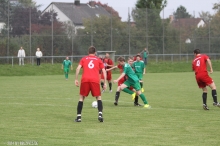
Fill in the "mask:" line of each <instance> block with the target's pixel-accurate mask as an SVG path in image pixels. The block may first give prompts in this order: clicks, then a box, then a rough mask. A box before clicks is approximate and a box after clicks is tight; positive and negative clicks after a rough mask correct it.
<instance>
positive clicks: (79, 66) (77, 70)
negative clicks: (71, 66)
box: [75, 65, 82, 87]
mask: <svg viewBox="0 0 220 146" xmlns="http://www.w3.org/2000/svg"><path fill="white" fill-rule="evenodd" d="M81 67H82V65H78V67H77V68H76V75H75V85H76V86H77V87H79V81H78V76H79V72H80V69H81Z"/></svg>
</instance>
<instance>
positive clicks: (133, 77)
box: [123, 63, 139, 82]
mask: <svg viewBox="0 0 220 146" xmlns="http://www.w3.org/2000/svg"><path fill="white" fill-rule="evenodd" d="M123 73H125V74H126V75H127V76H128V81H129V82H139V79H138V77H137V75H136V74H135V72H134V70H133V69H132V68H131V66H130V65H129V64H128V63H125V65H124V72H123Z"/></svg>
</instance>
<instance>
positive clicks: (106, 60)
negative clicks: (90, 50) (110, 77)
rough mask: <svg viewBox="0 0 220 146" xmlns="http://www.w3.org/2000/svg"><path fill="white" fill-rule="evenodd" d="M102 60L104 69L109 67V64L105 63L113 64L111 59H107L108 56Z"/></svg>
mask: <svg viewBox="0 0 220 146" xmlns="http://www.w3.org/2000/svg"><path fill="white" fill-rule="evenodd" d="M103 62H104V66H105V69H109V68H111V67H110V66H107V64H108V65H113V61H112V60H111V59H109V58H105V59H104V60H103Z"/></svg>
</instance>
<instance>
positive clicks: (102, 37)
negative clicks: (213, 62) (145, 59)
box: [0, 3, 220, 64]
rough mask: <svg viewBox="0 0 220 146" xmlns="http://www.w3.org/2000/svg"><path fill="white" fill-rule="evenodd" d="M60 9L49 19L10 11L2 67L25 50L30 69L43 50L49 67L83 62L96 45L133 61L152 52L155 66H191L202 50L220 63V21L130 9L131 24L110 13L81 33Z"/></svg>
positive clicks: (0, 45)
mask: <svg viewBox="0 0 220 146" xmlns="http://www.w3.org/2000/svg"><path fill="white" fill-rule="evenodd" d="M52 4H53V3H52ZM55 7H56V4H55V3H54V7H51V8H52V9H50V11H48V12H46V11H45V12H44V13H42V12H40V11H39V10H37V9H36V8H33V7H13V6H8V8H6V9H5V13H6V14H7V19H5V20H3V21H4V23H5V26H4V28H3V29H1V33H0V63H1V64H4V63H9V64H16V63H17V59H16V56H17V53H18V50H19V48H20V47H21V46H22V47H23V48H24V50H25V52H26V56H28V57H26V62H27V63H33V62H34V60H35V52H36V49H37V48H40V49H41V51H42V52H43V56H44V57H43V58H42V61H43V62H45V63H47V62H48V63H51V62H52V63H53V62H60V61H61V60H63V58H65V57H64V56H71V58H72V59H73V60H75V59H76V60H78V59H79V58H80V57H81V56H84V55H86V54H87V49H88V47H89V46H90V45H94V46H95V47H96V48H97V51H116V55H117V56H121V55H122V56H131V55H134V54H137V53H140V52H141V51H142V50H143V49H144V48H148V50H149V52H150V55H149V60H150V61H155V62H160V61H171V62H173V61H189V60H192V58H193V55H192V52H193V50H194V49H197V48H199V49H200V50H201V52H202V53H207V54H210V55H211V57H213V58H215V59H218V58H219V54H218V53H220V52H219V49H218V48H219V46H220V37H219V35H220V31H219V30H218V28H217V27H216V25H217V24H218V21H217V20H216V18H215V17H210V18H208V19H206V20H205V19H203V18H197V17H199V15H198V13H199V12H197V13H196V12H191V16H190V18H181V16H182V13H179V14H178V13H175V12H174V10H166V9H163V10H161V11H159V10H151V9H135V8H128V9H127V14H128V20H127V21H126V22H122V21H121V19H120V18H119V17H118V15H115V13H114V12H109V14H108V15H102V14H99V15H96V16H91V17H89V18H86V19H83V25H82V26H80V27H79V26H78V25H77V24H75V23H74V21H61V20H62V17H61V15H60V14H59V13H60V12H59V13H58V12H57V11H56V9H55ZM53 8H54V9H53ZM94 9H95V8H94ZM112 11H113V10H112ZM73 15H74V14H73ZM196 16H197V17H196ZM79 28H81V29H79ZM82 28H83V29H82ZM218 32H219V33H218ZM125 54H126V55H125ZM61 58H62V59H61ZM33 64H34V63H33Z"/></svg>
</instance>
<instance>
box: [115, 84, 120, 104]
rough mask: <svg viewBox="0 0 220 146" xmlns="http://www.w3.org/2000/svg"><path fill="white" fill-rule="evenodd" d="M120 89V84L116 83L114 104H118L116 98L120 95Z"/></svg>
mask: <svg viewBox="0 0 220 146" xmlns="http://www.w3.org/2000/svg"><path fill="white" fill-rule="evenodd" d="M120 91H121V87H120V85H118V87H117V91H116V93H115V102H114V105H116V106H117V105H118V99H119V97H120Z"/></svg>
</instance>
